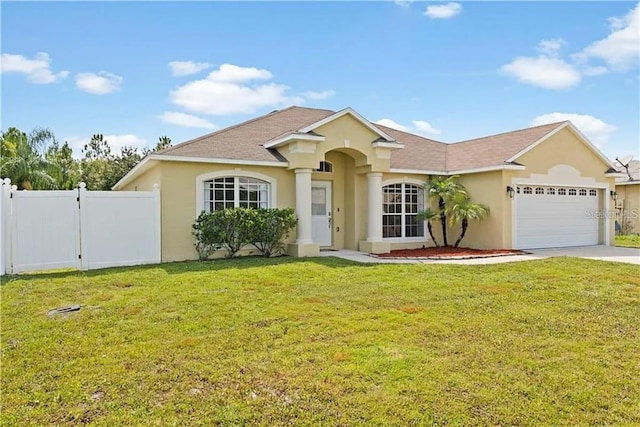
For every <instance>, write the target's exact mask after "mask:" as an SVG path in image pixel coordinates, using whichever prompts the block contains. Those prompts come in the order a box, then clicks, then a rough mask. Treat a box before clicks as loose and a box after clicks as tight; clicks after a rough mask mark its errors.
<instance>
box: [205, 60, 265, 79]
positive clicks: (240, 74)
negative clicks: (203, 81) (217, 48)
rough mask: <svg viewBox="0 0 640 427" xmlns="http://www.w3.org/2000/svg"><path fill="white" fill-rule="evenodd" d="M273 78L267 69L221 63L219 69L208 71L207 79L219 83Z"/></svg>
mask: <svg viewBox="0 0 640 427" xmlns="http://www.w3.org/2000/svg"><path fill="white" fill-rule="evenodd" d="M271 78H273V74H271V73H270V72H269V71H268V70H260V69H258V68H255V67H239V66H237V65H233V64H222V65H221V66H220V68H219V69H217V70H215V71H212V72H211V73H209V76H208V77H207V79H208V80H211V81H214V82H220V83H243V82H248V81H251V80H270V79H271Z"/></svg>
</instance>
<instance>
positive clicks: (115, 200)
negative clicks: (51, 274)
mask: <svg viewBox="0 0 640 427" xmlns="http://www.w3.org/2000/svg"><path fill="white" fill-rule="evenodd" d="M158 262H160V191H159V189H158V188H157V186H156V187H155V189H154V190H153V191H113V192H112V191H87V190H86V188H85V185H84V184H83V183H81V184H80V188H78V189H77V190H70V191H17V190H16V187H15V186H11V181H10V180H8V179H5V180H4V181H3V182H2V194H1V197H0V274H11V273H23V272H29V271H39V270H50V269H59V268H77V269H81V270H89V269H94V268H103V267H115V266H125V265H138V264H152V263H158Z"/></svg>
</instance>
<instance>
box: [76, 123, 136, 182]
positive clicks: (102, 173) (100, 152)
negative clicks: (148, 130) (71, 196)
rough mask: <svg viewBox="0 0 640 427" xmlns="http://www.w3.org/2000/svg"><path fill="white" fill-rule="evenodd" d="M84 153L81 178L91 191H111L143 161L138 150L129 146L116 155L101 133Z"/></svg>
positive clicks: (89, 143)
mask: <svg viewBox="0 0 640 427" xmlns="http://www.w3.org/2000/svg"><path fill="white" fill-rule="evenodd" d="M82 151H83V153H84V158H83V159H82V160H81V170H82V173H81V177H82V181H84V182H85V183H86V184H87V188H88V189H89V190H104V191H106V190H111V188H112V187H113V186H114V185H115V184H116V183H117V182H118V181H120V179H122V177H123V176H125V175H126V174H127V172H129V171H130V170H131V169H132V168H133V167H134V166H135V165H137V164H138V162H139V161H140V160H141V159H142V155H141V154H140V153H139V152H138V149H137V148H135V147H128V146H124V147H122V149H121V150H120V154H118V155H114V154H113V153H112V152H111V147H110V146H109V142H108V141H107V140H106V139H104V135H102V134H100V133H97V134H94V135H93V136H92V137H91V140H90V141H89V142H88V143H87V144H86V145H85V146H84V149H83V150H82Z"/></svg>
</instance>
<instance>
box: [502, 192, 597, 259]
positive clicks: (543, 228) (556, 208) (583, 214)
mask: <svg viewBox="0 0 640 427" xmlns="http://www.w3.org/2000/svg"><path fill="white" fill-rule="evenodd" d="M599 193H600V192H599V191H598V190H596V189H594V188H576V187H540V186H519V187H517V192H516V195H515V204H516V224H515V231H516V238H515V243H516V244H515V246H516V248H518V249H537V248H555V247H563V246H587V245H597V244H598V242H599V238H598V231H599V228H600V227H599V223H600V220H599V219H598V218H597V215H596V212H597V211H598V206H599V200H600V197H599Z"/></svg>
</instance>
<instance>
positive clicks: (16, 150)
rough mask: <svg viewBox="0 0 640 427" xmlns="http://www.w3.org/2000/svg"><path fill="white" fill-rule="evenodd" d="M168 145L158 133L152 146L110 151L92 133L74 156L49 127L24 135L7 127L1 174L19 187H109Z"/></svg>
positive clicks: (0, 143)
mask: <svg viewBox="0 0 640 427" xmlns="http://www.w3.org/2000/svg"><path fill="white" fill-rule="evenodd" d="M168 147H171V139H170V138H169V137H167V136H161V137H159V138H158V142H157V144H156V146H155V147H154V148H153V149H148V148H145V149H143V150H142V151H140V150H138V149H137V148H136V147H129V146H124V147H122V149H121V151H120V153H113V152H112V151H111V147H110V146H109V142H108V141H107V140H106V139H105V138H104V135H102V134H94V135H93V136H92V137H91V140H90V141H89V142H88V143H87V144H85V145H84V147H83V148H82V153H81V154H82V156H81V157H80V158H75V157H74V156H73V149H72V148H71V147H70V146H69V143H68V142H67V141H65V142H64V143H62V144H61V143H60V142H59V141H58V140H57V139H56V137H55V135H54V134H53V132H52V131H51V130H49V129H46V128H36V129H34V130H33V131H31V132H30V133H29V134H27V133H25V132H22V131H21V130H19V129H17V128H14V127H10V128H8V129H7V130H6V131H4V132H2V133H1V134H0V177H2V178H10V179H11V182H12V183H13V184H14V185H16V186H18V189H19V190H71V189H74V188H77V187H78V184H79V183H80V182H84V183H86V184H87V189H89V190H111V188H112V187H113V186H114V185H115V184H116V183H117V182H118V181H119V180H120V179H121V178H122V177H123V176H125V175H126V174H127V172H129V171H130V170H131V169H132V168H133V167H134V166H135V165H136V164H137V163H138V162H139V161H140V160H142V158H143V157H144V156H146V155H147V154H149V153H152V152H155V151H159V150H162V149H165V148H168Z"/></svg>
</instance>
